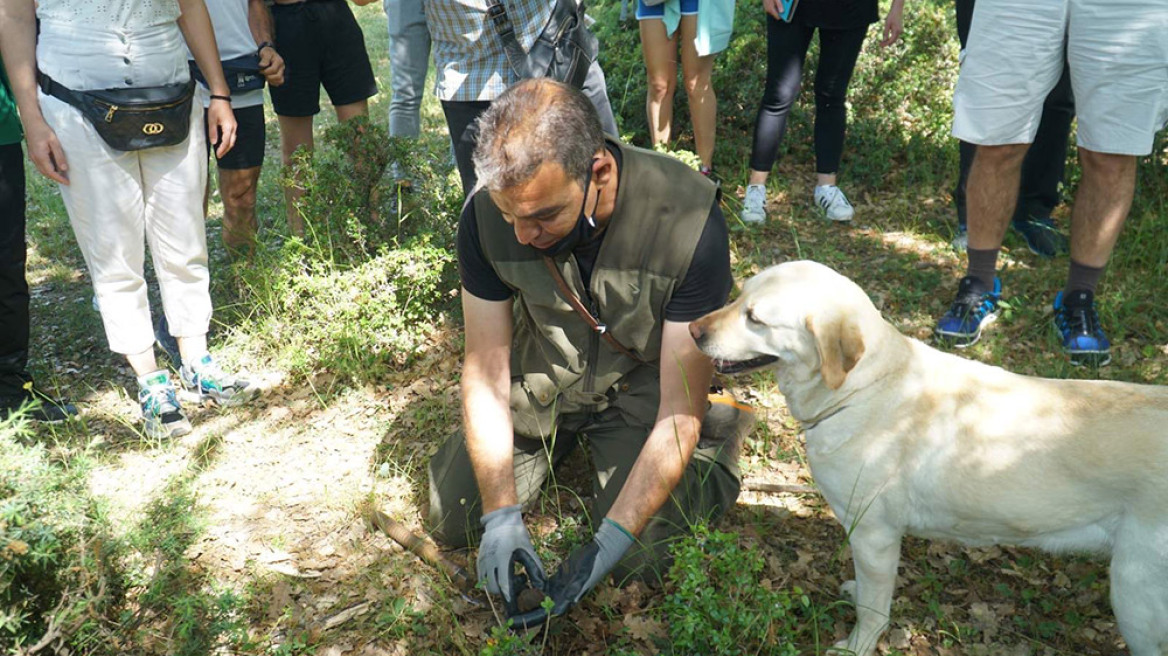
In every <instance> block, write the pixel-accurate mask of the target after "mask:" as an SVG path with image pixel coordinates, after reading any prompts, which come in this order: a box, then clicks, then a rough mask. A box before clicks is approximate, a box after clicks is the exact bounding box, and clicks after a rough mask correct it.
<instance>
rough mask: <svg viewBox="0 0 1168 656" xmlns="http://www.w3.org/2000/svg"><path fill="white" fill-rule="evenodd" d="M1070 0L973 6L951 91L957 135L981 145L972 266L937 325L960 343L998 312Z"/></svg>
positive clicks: (973, 175) (972, 191)
mask: <svg viewBox="0 0 1168 656" xmlns="http://www.w3.org/2000/svg"><path fill="white" fill-rule="evenodd" d="M1068 1H1069V0H1033V1H1032V2H1028V3H1026V4H1024V5H1022V6H1019V5H1018V4H1017V3H1015V2H1012V1H1011V0H978V5H977V10H976V11H975V12H974V14H973V23H972V25H971V27H970V34H969V40H968V42H967V45H966V48H965V58H964V59H963V61H962V63H961V73H960V76H959V77H958V81H957V90H956V91H955V93H954V96H953V106H954V110H955V111H954V119H953V136H955V137H957V138H958V139H961V140H964V141H967V142H970V143H975V144H977V145H978V149H977V155H976V156H975V157H974V161H973V166H972V169H971V171H970V177H969V184H968V190H967V196H966V200H967V203H968V210H969V246H968V249H967V253H968V256H969V266H968V270H967V274H966V276H965V277H964V278H962V280H961V282H960V284H959V285H958V290H957V295H956V298H955V299H954V301H953V303H952V304H951V305H950V307H949V311H948V312H946V313H945V315H944V316H943V317H941V319H940V320H939V321H938V322H937V328H936V334H937V336H938V337H940V338H943V339H945V340H947V341H949V342H950V343H952V344H953V345H955V346H958V347H964V346H969V345H971V344H973V343H974V342H976V341H977V340H978V339H979V338H980V336H981V330H982V328H983V327H984V326H985V325H987V324H988V323H990V322H991V321H993V320H994V319H995V318H996V316H997V307H998V300H999V299H1000V297H1001V283H1000V281H999V280H998V279H997V277H996V275H995V271H996V268H997V258H998V251H999V250H1000V248H1001V244H1002V237H1003V236H1004V235H1005V231H1006V228H1007V226H1008V225H1009V223H1010V218H1011V217H1012V216H1013V214H1014V207H1015V205H1016V204H1017V200H1018V185H1019V182H1020V179H1021V168H1022V159H1023V158H1024V157H1025V155H1026V150H1027V149H1028V148H1029V144H1030V143H1031V142H1032V141H1033V140H1034V133H1035V132H1036V131H1037V130H1038V123H1039V120H1040V117H1041V115H1042V102H1043V101H1044V100H1045V99H1046V96H1047V95H1048V94H1049V93H1050V91H1051V89H1053V88H1054V86H1055V84H1056V83H1057V82H1058V79H1059V76H1060V75H1061V74H1062V68H1063V50H1064V47H1063V43H1064V41H1065V25H1066V13H1067V5H1066V3H1067V2H1068ZM1019 62H1027V64H1026V66H1022V65H1020V64H1019Z"/></svg>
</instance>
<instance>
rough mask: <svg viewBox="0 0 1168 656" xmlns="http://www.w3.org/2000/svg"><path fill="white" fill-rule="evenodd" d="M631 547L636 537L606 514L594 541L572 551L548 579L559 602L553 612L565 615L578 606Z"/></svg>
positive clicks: (552, 592) (593, 537)
mask: <svg viewBox="0 0 1168 656" xmlns="http://www.w3.org/2000/svg"><path fill="white" fill-rule="evenodd" d="M631 546H633V536H632V535H630V534H629V532H628V531H626V530H625V529H624V528H623V527H622V526H621V525H620V524H617V523H616V522H614V521H612V520H611V519H608V518H607V517H606V518H605V519H604V521H603V522H601V523H600V529H599V530H597V531H596V535H594V536H592V542H589V543H588V544H586V545H584V546H582V547H580V548H578V549H576V551H574V552H572V555H571V556H568V559H567V560H565V561H564V562H563V563H561V564H560V569H559V570H558V571H557V572H556V573H555V575H554V576H552V578H551V580H550V581H548V594H549V595H550V596H551V598H552V601H554V602H555V606H553V607H552V615H563V614H564V613H566V612H568V609H569V608H571V607H572V606H575V605H576V604H577V603H578V602H579V601H580V599H582V598H583V597H584V595H585V594H587V593H588V591H589V590H591V589H592V588H594V587H596V584H597V583H600V580H601V579H603V578H604V577H605V576H606V575H607V574H608V573H609V572H611V571H612V568H613V567H616V564H617V563H618V562H620V559H621V558H622V557H624V555H625V552H627V551H628V550H629V547H631Z"/></svg>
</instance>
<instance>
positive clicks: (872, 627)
mask: <svg viewBox="0 0 1168 656" xmlns="http://www.w3.org/2000/svg"><path fill="white" fill-rule="evenodd" d="M900 538H901V533H900V532H899V531H897V530H894V529H892V528H891V527H889V526H887V525H885V524H880V523H878V522H875V521H872V520H870V519H869V520H865V522H863V523H861V524H860V525H859V526H856V528H855V530H854V531H852V535H851V538H850V540H849V542H850V543H851V545H852V559H853V560H854V561H855V563H856V590H855V602H856V619H857V621H856V627H855V628H854V629H852V633H851V635H849V636H848V638H847V639H846V640H841V641H840V642H838V643H836V645H835V646H836V647H837V648H838V649H842V650H846V651H844V652H842V653H854V654H857V656H870V654H872V653H873V652H874V651H875V650H876V641H877V640H879V639H880V636H881V634H883V633H884V629H885V628H887V626H888V617H889V613H890V611H891V609H892V592H893V590H894V588H895V587H896V568H897V566H898V565H899V564H900ZM836 653H841V652H836Z"/></svg>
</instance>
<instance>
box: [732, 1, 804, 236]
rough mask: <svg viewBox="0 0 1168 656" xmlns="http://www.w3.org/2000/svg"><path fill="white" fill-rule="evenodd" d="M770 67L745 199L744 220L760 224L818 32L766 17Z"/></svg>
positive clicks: (768, 67)
mask: <svg viewBox="0 0 1168 656" xmlns="http://www.w3.org/2000/svg"><path fill="white" fill-rule="evenodd" d="M766 26H767V68H766V71H767V72H766V85H765V86H764V87H763V96H762V100H761V101H759V106H758V115H757V117H756V118H755V119H754V142H753V144H752V146H751V150H750V177H749V178H748V180H747V187H746V198H745V200H743V203H742V204H743V208H742V220H743V221H745V222H747V223H761V222H763V221H765V220H766V181H767V177H768V176H770V173H771V169H772V168H774V166H775V160H777V159H778V157H779V146H780V145H782V143H783V135H784V134H785V133H786V131H787V117H788V116H789V115H790V113H791V106H792V105H793V104H794V103H795V99H796V98H798V97H799V87H800V83H801V82H802V79H803V62H804V60H806V58H807V48H808V46H809V45H810V44H811V37H812V35H814V34H815V29H814V28H810V27H803V26H802V25H799V24H797V23H787V22H785V21H781V20H776V19H775V18H773V17H771V16H769V15H768V16H767V18H766Z"/></svg>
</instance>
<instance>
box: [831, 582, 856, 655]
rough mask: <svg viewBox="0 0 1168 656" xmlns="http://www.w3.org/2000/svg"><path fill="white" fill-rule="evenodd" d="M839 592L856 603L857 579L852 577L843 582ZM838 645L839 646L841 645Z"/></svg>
mask: <svg viewBox="0 0 1168 656" xmlns="http://www.w3.org/2000/svg"><path fill="white" fill-rule="evenodd" d="M839 593H840V596H841V597H847V598H848V599H849V600H850V601H851V602H852V603H853V604H854V603H856V579H850V580H847V581H844V582H843V583H841V584H840V588H839ZM845 642H846V641H845ZM836 646H837V647H838V646H839V645H836Z"/></svg>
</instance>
